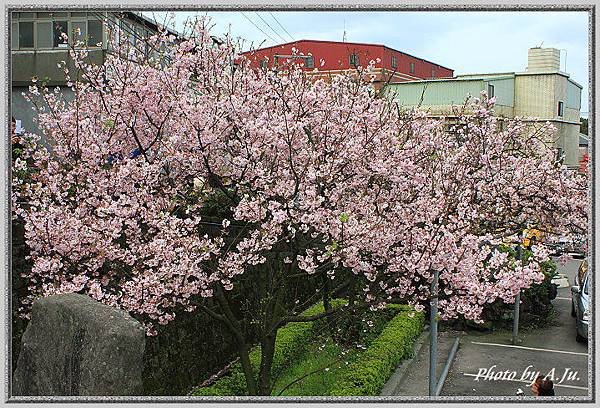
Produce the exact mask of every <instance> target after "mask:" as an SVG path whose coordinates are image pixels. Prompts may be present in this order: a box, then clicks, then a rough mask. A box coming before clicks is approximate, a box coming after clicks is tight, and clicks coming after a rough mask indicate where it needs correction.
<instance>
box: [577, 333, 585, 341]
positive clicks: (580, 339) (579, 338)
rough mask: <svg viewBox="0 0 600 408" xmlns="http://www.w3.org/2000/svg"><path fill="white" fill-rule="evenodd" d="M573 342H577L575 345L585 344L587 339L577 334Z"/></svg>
mask: <svg viewBox="0 0 600 408" xmlns="http://www.w3.org/2000/svg"><path fill="white" fill-rule="evenodd" d="M575 341H577V343H585V342H586V341H587V339H586V338H585V337H583V336H581V335H580V334H579V333H577V335H576V336H575Z"/></svg>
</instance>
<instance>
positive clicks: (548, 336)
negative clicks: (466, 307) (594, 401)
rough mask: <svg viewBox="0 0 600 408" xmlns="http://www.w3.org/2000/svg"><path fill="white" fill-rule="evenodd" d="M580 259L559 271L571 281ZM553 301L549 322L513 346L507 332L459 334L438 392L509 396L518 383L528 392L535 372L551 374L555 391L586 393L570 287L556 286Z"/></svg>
mask: <svg viewBox="0 0 600 408" xmlns="http://www.w3.org/2000/svg"><path fill="white" fill-rule="evenodd" d="M580 262H581V261H578V260H569V261H568V262H567V264H566V265H559V266H558V269H559V272H560V273H563V274H565V275H567V277H568V278H569V282H571V283H572V282H573V277H574V276H575V272H576V271H577V268H578V266H579V263H580ZM553 303H554V306H555V309H556V311H557V318H556V321H555V323H554V325H552V326H549V327H545V328H543V329H536V330H527V331H522V332H521V333H520V335H519V343H518V345H517V346H516V347H515V346H512V344H511V336H512V333H511V332H509V331H500V332H494V333H492V334H485V335H476V334H469V335H467V336H464V337H462V339H461V347H460V350H459V353H458V355H457V358H456V360H455V361H454V364H453V365H452V368H451V370H450V373H449V375H448V378H447V379H446V384H445V385H444V388H443V389H442V395H460V396H514V395H516V394H517V390H518V389H519V388H520V389H521V390H523V391H524V395H531V392H530V390H529V383H530V382H531V379H532V378H534V377H535V376H536V375H537V374H538V372H539V374H542V375H551V376H553V377H554V383H555V392H556V395H582V396H585V395H587V394H588V390H587V385H588V349H587V345H586V344H581V343H577V342H576V341H575V319H573V318H572V317H571V301H570V288H560V289H559V291H558V296H557V298H556V299H555V300H554V301H553Z"/></svg>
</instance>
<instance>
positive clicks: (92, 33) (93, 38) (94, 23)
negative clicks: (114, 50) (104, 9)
mask: <svg viewBox="0 0 600 408" xmlns="http://www.w3.org/2000/svg"><path fill="white" fill-rule="evenodd" d="M101 43H102V21H100V20H89V21H88V45H89V46H90V47H95V46H96V45H97V44H101Z"/></svg>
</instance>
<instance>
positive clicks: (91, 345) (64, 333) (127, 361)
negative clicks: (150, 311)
mask: <svg viewBox="0 0 600 408" xmlns="http://www.w3.org/2000/svg"><path fill="white" fill-rule="evenodd" d="M144 347H145V335H144V330H143V328H142V325H141V324H140V323H139V322H137V321H136V320H135V319H133V318H131V317H130V316H129V315H128V314H127V313H126V312H124V311H122V310H119V309H116V308H113V307H110V306H106V305H103V304H102V303H99V302H97V301H95V300H93V299H91V298H90V297H88V296H84V295H78V294H65V295H55V296H50V297H47V298H43V299H38V300H36V301H35V302H34V304H33V310H32V318H31V321H30V322H29V325H28V326H27V329H26V330H25V333H24V334H23V339H22V343H21V353H20V355H19V360H18V362H17V368H16V370H15V373H14V377H13V392H12V395H15V396H16V395H38V396H54V395H87V396H105V395H141V393H142V369H143V355H144Z"/></svg>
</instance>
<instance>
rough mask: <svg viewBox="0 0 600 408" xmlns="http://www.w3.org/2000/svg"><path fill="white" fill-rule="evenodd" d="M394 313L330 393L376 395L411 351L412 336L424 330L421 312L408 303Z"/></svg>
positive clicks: (414, 336) (413, 339)
mask: <svg viewBox="0 0 600 408" xmlns="http://www.w3.org/2000/svg"><path fill="white" fill-rule="evenodd" d="M399 310H400V313H398V315H396V317H394V318H393V319H392V320H391V321H390V322H389V323H388V325H387V326H386V327H385V328H384V329H383V331H382V332H381V334H380V335H379V336H378V337H377V338H376V339H375V340H373V342H372V343H371V344H370V346H369V347H368V348H367V350H366V351H365V352H364V353H362V354H361V355H360V357H358V359H357V360H356V361H354V362H353V363H352V364H350V365H349V366H348V369H347V370H345V373H344V374H343V375H342V377H341V379H340V380H339V381H338V382H336V383H335V384H334V385H333V387H332V390H331V394H330V395H338V396H339V395H341V396H365V395H379V392H380V391H381V389H382V388H383V386H384V385H385V383H386V381H387V380H388V378H389V377H390V376H391V374H392V373H393V371H394V370H395V369H396V367H397V366H398V363H399V362H400V361H401V360H403V359H405V358H407V357H409V356H411V355H412V347H413V343H414V341H415V339H416V338H417V337H418V336H419V334H420V333H421V332H422V331H423V321H424V315H423V313H418V312H415V311H414V310H412V309H409V308H408V307H407V306H400V307H399Z"/></svg>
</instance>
